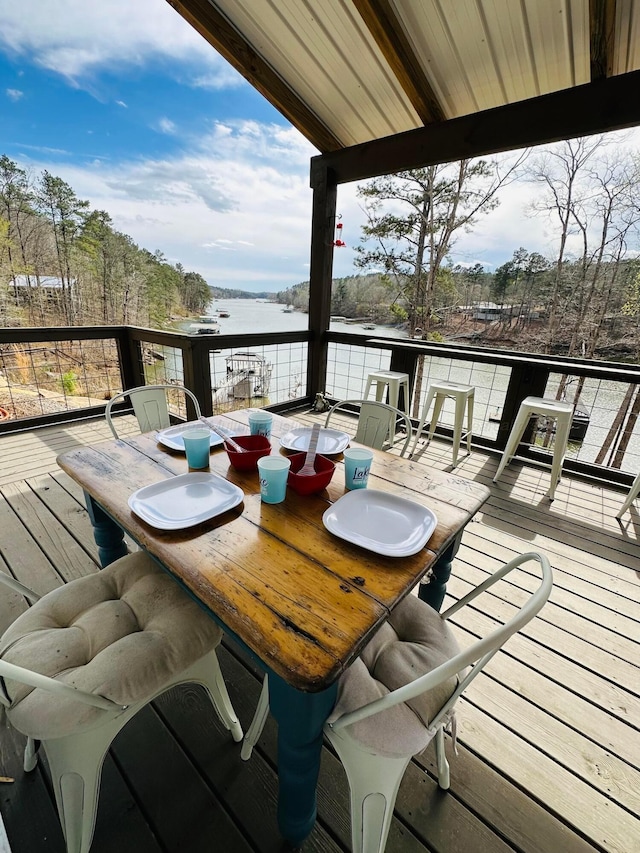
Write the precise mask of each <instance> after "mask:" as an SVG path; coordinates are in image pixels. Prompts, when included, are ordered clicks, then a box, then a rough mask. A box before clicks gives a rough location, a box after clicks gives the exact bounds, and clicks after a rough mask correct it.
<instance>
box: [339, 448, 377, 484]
mask: <svg viewBox="0 0 640 853" xmlns="http://www.w3.org/2000/svg"><path fill="white" fill-rule="evenodd" d="M343 456H344V481H345V485H346V487H347V489H366V488H367V480H368V479H369V471H370V470H371V462H372V461H373V453H372V452H371V450H364V449H362V450H361V449H360V448H359V447H348V448H347V449H346V450H345V451H344V454H343Z"/></svg>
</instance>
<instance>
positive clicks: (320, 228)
mask: <svg viewBox="0 0 640 853" xmlns="http://www.w3.org/2000/svg"><path fill="white" fill-rule="evenodd" d="M317 177H319V180H318V183H317V185H316V186H315V187H314V189H313V212H312V219H311V269H310V271H309V332H310V336H311V340H310V342H309V356H308V358H307V394H309V395H311V398H312V399H313V397H314V395H315V394H316V393H317V392H318V391H324V390H325V386H326V380H327V353H328V346H329V345H328V342H327V330H328V329H329V321H330V319H331V282H332V278H333V235H334V229H335V224H336V201H337V195H338V193H337V189H338V188H337V186H336V183H335V181H334V179H333V175H332V174H331V173H330V172H328V171H327V170H325V171H324V172H323V173H322V175H321V177H320V176H319V175H318V176H317Z"/></svg>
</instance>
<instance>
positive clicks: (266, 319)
mask: <svg viewBox="0 0 640 853" xmlns="http://www.w3.org/2000/svg"><path fill="white" fill-rule="evenodd" d="M284 308H285V306H284V305H281V304H279V303H276V302H262V301H260V300H256V299H220V300H215V301H214V302H212V303H210V305H209V307H208V308H207V310H206V312H205V313H206V314H210V315H212V316H214V315H216V314H217V313H218V311H228V312H229V314H230V316H229V317H221V318H220V319H219V320H218V324H219V326H220V334H222V335H242V334H245V335H249V334H252V333H255V332H296V331H301V330H303V329H306V328H307V327H308V325H309V316H308V315H307V314H303V313H302V312H301V311H292V312H291V313H286V312H285V311H284V310H283V309H284ZM193 322H194V321H193V320H189V321H188V322H186V323H184V324H182V325H183V328H188V327H189V326H190V325H191V324H192V323H193ZM330 328H331V331H332V332H349V333H350V334H354V335H359V334H363V335H368V336H369V337H371V336H372V335H376V334H377V335H382V334H384V335H385V337H390V338H406V337H407V334H406V332H403V331H401V330H399V329H394V328H392V327H389V326H376V327H375V328H374V329H365V328H363V325H362V323H331V326H330ZM189 331H191V330H190V329H189Z"/></svg>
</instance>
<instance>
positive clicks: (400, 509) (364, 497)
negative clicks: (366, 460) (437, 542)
mask: <svg viewBox="0 0 640 853" xmlns="http://www.w3.org/2000/svg"><path fill="white" fill-rule="evenodd" d="M322 521H323V523H324V526H325V527H326V528H327V530H328V531H329V532H330V533H333V534H334V535H335V536H339V537H340V538H341V539H345V540H346V541H347V542H352V543H353V544H354V545H360V546H361V547H362V548H367V549H368V550H369V551H375V552H376V554H382V555H384V556H385V557H409V556H411V555H412V554H417V553H418V551H420V549H421V548H424V546H425V545H426V544H427V542H428V541H429V539H430V538H431V534H432V533H433V531H434V530H435V527H436V524H437V523H438V520H437V518H436V516H435V513H433V512H432V511H431V510H430V509H427V507H424V506H421V504H418V503H415V502H414V501H410V500H407V499H406V498H399V497H398V496H397V495H391V494H389V493H388V492H381V491H378V490H376V489H354V491H352V492H347V493H346V494H345V495H343V496H342V497H341V498H339V499H338V500H337V501H336V502H335V503H334V504H333V506H330V507H329V509H327V510H325V513H324V515H323V516H322Z"/></svg>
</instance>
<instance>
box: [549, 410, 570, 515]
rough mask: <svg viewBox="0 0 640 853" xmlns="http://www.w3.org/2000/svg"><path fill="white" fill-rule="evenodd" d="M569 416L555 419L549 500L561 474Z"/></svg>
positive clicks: (567, 437) (553, 493) (567, 436)
mask: <svg viewBox="0 0 640 853" xmlns="http://www.w3.org/2000/svg"><path fill="white" fill-rule="evenodd" d="M570 427H571V418H564V417H559V418H558V419H557V420H556V440H555V444H554V447H553V460H552V464H551V483H550V484H549V492H548V495H549V500H550V501H552V500H553V498H554V495H555V493H556V487H557V485H558V483H559V482H560V477H561V476H562V461H563V459H564V454H565V452H566V449H567V444H568V442H569V429H570Z"/></svg>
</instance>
